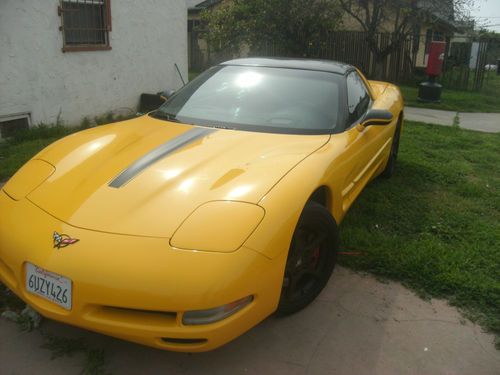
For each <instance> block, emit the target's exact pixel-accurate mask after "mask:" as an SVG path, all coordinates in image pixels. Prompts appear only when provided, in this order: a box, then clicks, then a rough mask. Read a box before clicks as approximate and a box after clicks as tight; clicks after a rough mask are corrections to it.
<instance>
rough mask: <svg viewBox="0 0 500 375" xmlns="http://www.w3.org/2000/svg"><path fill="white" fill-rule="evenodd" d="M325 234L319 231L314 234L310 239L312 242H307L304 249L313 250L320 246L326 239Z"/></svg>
mask: <svg viewBox="0 0 500 375" xmlns="http://www.w3.org/2000/svg"><path fill="white" fill-rule="evenodd" d="M326 237H327V234H326V233H320V234H319V235H316V236H315V238H314V239H313V240H312V242H310V243H308V244H307V245H306V246H305V247H304V251H307V252H309V251H311V250H314V249H316V248H318V247H320V246H321V245H322V244H323V242H324V241H325V240H326Z"/></svg>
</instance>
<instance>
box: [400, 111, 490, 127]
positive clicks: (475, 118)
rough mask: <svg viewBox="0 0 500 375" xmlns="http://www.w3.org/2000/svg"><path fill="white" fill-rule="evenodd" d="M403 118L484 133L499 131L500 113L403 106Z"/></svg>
mask: <svg viewBox="0 0 500 375" xmlns="http://www.w3.org/2000/svg"><path fill="white" fill-rule="evenodd" d="M405 118H406V119H407V120H411V121H420V122H426V123H428V124H438V125H447V126H451V125H453V124H454V123H455V122H458V123H457V125H458V126H460V127H461V128H464V129H469V130H476V131H480V132H486V133H498V132H500V113H463V112H453V111H441V110H438V109H428V108H415V107H405Z"/></svg>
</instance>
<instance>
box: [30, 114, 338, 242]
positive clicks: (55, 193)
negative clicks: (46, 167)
mask: <svg viewBox="0 0 500 375" xmlns="http://www.w3.org/2000/svg"><path fill="white" fill-rule="evenodd" d="M328 140H329V136H328V135H290V134H270V133H257V132H247V131H236V130H222V129H221V130H219V129H210V128H201V127H196V126H191V125H186V124H179V123H173V122H167V121H163V120H158V119H154V118H151V117H149V116H143V117H140V118H137V119H134V120H129V121H124V122H121V123H115V124H111V125H107V126H102V127H97V128H93V129H89V130H86V131H83V132H79V133H76V134H73V135H71V136H69V137H66V138H64V139H62V140H60V141H58V142H56V143H54V144H52V145H51V146H49V147H48V148H46V149H45V150H43V151H42V152H41V153H40V154H38V155H37V156H36V157H35V159H41V160H44V161H46V162H48V163H50V164H52V165H53V166H54V167H55V171H54V172H53V173H52V175H50V177H49V178H48V179H47V180H46V181H45V182H44V183H43V184H41V185H40V186H39V187H38V188H36V189H35V190H34V191H32V192H31V193H30V194H29V195H28V199H29V200H30V201H31V202H33V203H34V204H35V205H37V206H38V207H40V208H41V209H43V210H45V211H46V212H48V213H50V214H51V215H53V216H54V217H56V218H58V219H59V220H62V221H64V222H66V223H69V224H71V225H73V226H77V227H80V228H85V229H91V230H98V231H103V232H110V233H120V234H129V235H141V236H152V237H171V236H172V234H173V233H174V232H175V230H176V229H177V228H178V227H179V225H180V224H181V223H182V221H183V220H185V219H186V217H187V216H188V215H189V214H190V213H192V212H193V211H194V210H195V209H196V208H197V207H199V206H200V205H202V204H203V203H205V202H209V201H217V200H233V201H243V202H250V203H258V202H259V200H260V199H261V198H262V197H263V196H264V195H265V194H266V193H267V192H268V191H269V190H270V189H272V187H273V186H274V185H275V184H276V183H277V182H278V181H279V180H280V179H281V178H282V177H283V176H284V175H285V174H286V173H287V172H288V171H290V170H291V169H292V168H294V167H295V166H296V165H297V164H298V163H300V162H301V160H303V159H304V158H306V157H307V156H308V155H310V154H311V153H313V152H314V151H315V150H317V149H318V148H320V147H321V146H322V145H324V144H325V143H326V142H327V141H328ZM160 151H163V153H161V152H160ZM154 156H156V159H155V158H154ZM152 157H153V158H152ZM148 162H149V163H148ZM124 176H125V178H123V177H124ZM118 177H120V178H118ZM214 220H217V218H214ZM221 224H222V225H223V223H221Z"/></svg>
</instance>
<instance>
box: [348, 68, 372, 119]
mask: <svg viewBox="0 0 500 375" xmlns="http://www.w3.org/2000/svg"><path fill="white" fill-rule="evenodd" d="M369 105H370V95H369V94H368V91H367V90H366V87H365V84H364V82H363V81H362V79H361V77H360V76H359V75H358V73H356V72H352V73H349V75H348V76H347V107H348V110H349V118H348V121H347V122H348V126H349V125H352V124H354V123H355V122H356V121H358V120H359V119H360V118H361V116H363V115H364V114H365V112H366V111H367V110H368V106H369Z"/></svg>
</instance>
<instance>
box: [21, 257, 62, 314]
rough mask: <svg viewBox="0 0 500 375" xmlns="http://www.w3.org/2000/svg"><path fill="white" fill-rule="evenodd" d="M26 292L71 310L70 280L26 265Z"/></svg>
mask: <svg viewBox="0 0 500 375" xmlns="http://www.w3.org/2000/svg"><path fill="white" fill-rule="evenodd" d="M26 290H27V291H28V292H30V293H33V294H36V295H37V296H40V297H43V298H45V299H47V300H49V301H51V302H53V303H55V304H57V305H59V306H61V307H63V308H65V309H66V310H71V292H72V290H71V280H70V279H68V278H67V277H64V276H61V275H58V274H56V273H53V272H50V271H47V270H44V269H43V268H40V267H37V266H35V265H33V264H31V263H26Z"/></svg>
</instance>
